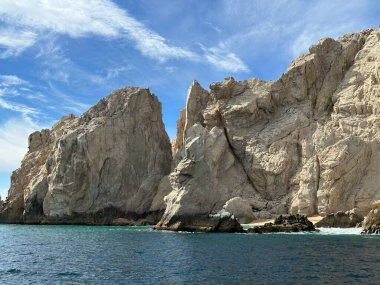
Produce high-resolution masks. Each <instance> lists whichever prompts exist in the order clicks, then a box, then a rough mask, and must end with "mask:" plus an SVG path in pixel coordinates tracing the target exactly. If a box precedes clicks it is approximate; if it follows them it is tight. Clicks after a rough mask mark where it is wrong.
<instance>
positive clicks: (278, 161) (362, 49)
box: [159, 29, 380, 228]
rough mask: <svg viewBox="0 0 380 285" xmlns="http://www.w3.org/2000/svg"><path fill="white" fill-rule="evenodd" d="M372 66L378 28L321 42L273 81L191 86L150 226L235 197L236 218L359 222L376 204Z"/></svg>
mask: <svg viewBox="0 0 380 285" xmlns="http://www.w3.org/2000/svg"><path fill="white" fill-rule="evenodd" d="M379 62H380V29H375V30H364V31H362V32H359V33H353V34H348V35H345V36H342V37H340V38H338V39H337V40H334V39H330V38H326V39H322V40H320V41H319V42H318V43H317V44H316V45H314V46H312V47H310V49H309V52H308V53H306V54H304V55H302V56H301V57H299V58H297V59H296V60H294V61H293V62H292V63H291V64H290V66H289V68H288V69H287V71H286V72H285V73H284V74H283V75H282V76H281V77H280V78H279V79H278V80H276V81H262V80H258V79H255V78H253V79H249V80H244V81H235V80H234V79H233V78H232V77H230V78H226V79H225V80H224V81H223V82H218V83H212V84H211V85H210V91H209V92H208V94H206V92H205V90H204V89H203V88H201V87H200V86H199V84H198V83H196V82H195V83H193V85H192V86H191V87H190V90H189V93H188V100H187V105H186V108H185V109H184V110H183V111H182V112H181V119H180V120H179V124H178V130H177V139H176V141H175V142H176V143H175V144H174V145H173V153H174V156H175V157H176V159H175V160H174V163H173V164H174V165H173V171H172V173H171V174H170V183H171V187H172V192H171V193H170V194H169V195H168V196H167V198H166V203H167V208H166V211H165V214H164V216H163V219H162V220H161V222H160V224H159V226H160V225H164V227H166V228H167V227H169V228H170V225H171V224H172V223H171V221H172V220H173V221H176V222H177V221H178V220H181V217H186V222H189V219H188V217H189V215H190V216H191V215H197V214H206V213H210V212H211V211H216V210H219V209H221V208H222V207H223V205H225V204H226V203H227V201H229V200H231V199H234V198H235V197H238V198H239V199H241V200H240V201H239V203H240V204H242V205H243V204H244V205H245V206H244V209H241V208H236V207H235V209H233V207H229V208H228V210H229V211H231V213H232V214H234V215H236V217H239V219H240V220H249V219H252V217H255V218H267V217H273V216H276V215H278V214H283V213H292V214H304V215H318V214H319V215H328V214H331V213H336V212H338V211H348V210H351V209H354V208H356V209H357V211H358V213H359V214H362V215H366V214H367V213H368V212H369V210H370V208H369V204H370V203H371V202H372V201H375V200H378V199H380V190H379V188H378V185H379V183H380V180H379V179H380V178H379V177H380V148H379V147H380V145H379V139H380V136H379V134H380V132H379V125H380V98H379V97H380V64H379ZM207 95H208V96H207ZM206 98H207V102H206ZM190 102H192V103H191V104H190ZM194 102H195V103H194ZM205 102H206V103H205ZM191 124H193V126H191ZM247 205H248V207H247ZM226 207H228V206H227V205H226ZM249 207H250V209H251V211H249V209H248V208H249Z"/></svg>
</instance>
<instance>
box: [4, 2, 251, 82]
mask: <svg viewBox="0 0 380 285" xmlns="http://www.w3.org/2000/svg"><path fill="white" fill-rule="evenodd" d="M0 20H1V21H3V22H4V23H6V24H7V27H6V29H4V31H6V32H7V33H8V36H7V37H6V39H5V40H4V41H1V38H0V46H3V47H5V48H6V51H5V52H3V54H2V56H3V57H9V56H16V55H19V54H21V53H22V52H23V51H24V50H26V49H27V48H28V47H30V46H33V45H34V44H35V43H36V42H37V40H36V39H37V38H39V39H40V38H41V37H42V38H43V37H44V35H45V34H46V33H47V34H53V35H68V36H70V37H72V38H78V37H89V36H93V35H95V36H101V37H107V38H121V39H128V40H129V41H130V42H132V43H133V44H134V47H135V48H136V49H137V50H138V51H140V53H141V54H142V55H144V56H146V57H148V58H152V59H154V60H157V61H159V62H165V61H167V60H169V59H186V60H189V61H195V62H208V63H211V64H212V65H214V66H215V67H217V68H218V69H220V70H223V71H229V72H240V71H247V70H248V68H247V67H246V66H245V64H244V63H243V62H242V61H241V59H240V58H239V57H238V56H237V55H236V54H234V53H232V52H228V51H227V50H226V49H223V51H222V50H221V49H220V48H219V47H215V48H210V49H209V50H208V51H207V52H206V53H205V54H198V53H196V52H193V51H190V50H188V49H187V48H183V47H179V46H176V45H173V44H171V43H169V42H168V41H167V40H166V39H165V38H164V37H163V36H161V35H160V34H158V33H156V32H155V31H153V30H151V29H150V28H148V27H147V26H146V25H145V24H144V23H142V22H140V21H138V20H137V19H136V18H134V17H132V16H131V15H129V14H128V13H127V11H125V10H123V9H120V8H119V7H118V6H117V5H116V4H114V3H113V2H112V1H109V0H56V1H54V2H52V1H44V0H35V1H29V0H18V1H14V0H2V2H1V5H0ZM206 24H208V25H210V27H211V28H213V29H214V30H216V31H219V32H220V30H219V29H218V28H216V27H215V26H214V25H212V24H211V23H209V22H206ZM11 31H17V32H16V33H14V32H13V33H11ZM19 31H23V32H21V33H19ZM12 34H18V35H19V36H18V37H20V39H18V41H17V37H15V38H14V41H15V42H14V43H13V44H10V41H11V40H12V37H11V35H12ZM0 35H1V33H0ZM20 35H22V36H20ZM37 35H38V37H37ZM17 42H18V44H17ZM49 49H50V50H49ZM47 53H51V54H53V55H57V54H59V51H56V50H54V44H53V47H52V46H50V47H49V46H48V47H47V48H42V49H41V52H40V53H39V55H42V54H47ZM222 56H225V57H226V58H225V59H224V60H223V61H221V62H220V61H219V60H220V59H221V57H222ZM50 60H51V61H52V62H54V61H55V60H54V58H52V59H50ZM49 75H51V74H49ZM56 77H59V76H56ZM60 77H61V78H62V80H63V81H65V80H68V77H65V76H63V77H62V76H60ZM95 80H96V78H95Z"/></svg>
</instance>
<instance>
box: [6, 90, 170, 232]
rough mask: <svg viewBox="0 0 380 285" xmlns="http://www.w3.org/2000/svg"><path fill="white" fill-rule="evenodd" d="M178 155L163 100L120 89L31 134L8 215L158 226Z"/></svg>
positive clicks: (19, 218)
mask: <svg viewBox="0 0 380 285" xmlns="http://www.w3.org/2000/svg"><path fill="white" fill-rule="evenodd" d="M171 160H172V159H171V145H170V141H169V138H168V136H167V134H166V132H165V128H164V125H163V122H162V114H161V104H160V103H159V101H158V99H157V97H156V96H154V95H152V94H151V93H150V92H149V90H148V89H144V88H134V87H128V88H123V89H120V90H117V91H115V92H113V93H111V94H110V95H109V96H108V97H106V98H104V99H102V100H100V102H99V103H98V104H96V105H95V106H94V107H92V108H91V109H89V110H88V111H87V112H85V113H84V114H83V115H81V116H79V117H75V116H74V115H70V116H67V117H63V118H62V119H61V120H60V121H59V122H57V123H56V124H55V125H54V126H53V127H52V128H51V129H50V130H43V131H41V132H35V133H33V134H31V135H30V137H29V151H28V153H27V154H26V156H25V158H24V160H23V162H22V165H21V167H20V168H19V169H18V170H16V171H15V172H14V173H13V175H12V182H11V188H10V190H9V194H8V201H7V205H6V206H5V208H4V209H3V210H2V212H1V214H0V219H1V221H3V222H24V223H41V222H44V223H55V222H57V223H84V224H112V221H113V220H114V219H117V218H125V219H130V220H139V219H140V220H141V219H145V221H146V222H147V223H149V222H150V223H155V222H156V221H157V219H159V217H160V215H161V214H162V212H163V210H164V207H165V205H164V203H163V198H162V196H164V194H166V193H164V194H162V190H160V191H158V190H159V185H160V181H161V179H162V178H163V177H164V176H165V175H167V174H168V173H169V172H170V165H171ZM158 192H160V193H158ZM157 194H159V195H158V196H159V197H160V198H157V197H156V195H157ZM155 199H159V200H158V201H155ZM152 206H154V207H153V210H151V207H152Z"/></svg>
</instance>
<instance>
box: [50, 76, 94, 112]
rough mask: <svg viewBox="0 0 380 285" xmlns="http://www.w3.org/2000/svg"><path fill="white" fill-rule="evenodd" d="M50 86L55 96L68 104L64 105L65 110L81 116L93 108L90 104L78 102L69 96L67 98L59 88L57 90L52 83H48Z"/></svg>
mask: <svg viewBox="0 0 380 285" xmlns="http://www.w3.org/2000/svg"><path fill="white" fill-rule="evenodd" d="M48 85H49V87H50V90H51V92H52V94H53V95H54V96H56V97H57V98H59V99H60V101H62V100H63V102H65V103H66V104H64V107H63V108H64V109H67V110H69V111H71V112H74V113H76V114H81V113H83V112H84V111H86V110H87V109H89V108H90V107H91V106H90V105H88V104H84V103H80V102H77V101H75V100H73V99H71V98H70V97H69V96H67V95H66V94H65V93H63V92H62V91H60V90H59V89H58V88H56V87H55V86H54V85H53V84H51V82H48Z"/></svg>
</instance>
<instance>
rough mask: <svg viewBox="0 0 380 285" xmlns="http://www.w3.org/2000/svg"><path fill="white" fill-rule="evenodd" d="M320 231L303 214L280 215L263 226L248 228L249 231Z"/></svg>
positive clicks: (260, 232)
mask: <svg viewBox="0 0 380 285" xmlns="http://www.w3.org/2000/svg"><path fill="white" fill-rule="evenodd" d="M314 231H318V230H317V229H316V228H315V227H314V225H313V223H312V222H310V221H309V220H308V219H307V217H306V216H303V215H298V214H297V215H280V216H278V217H277V218H276V219H275V220H274V223H266V224H264V225H263V226H256V227H253V228H250V229H248V233H256V234H264V233H280V232H283V233H294V232H314Z"/></svg>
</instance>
